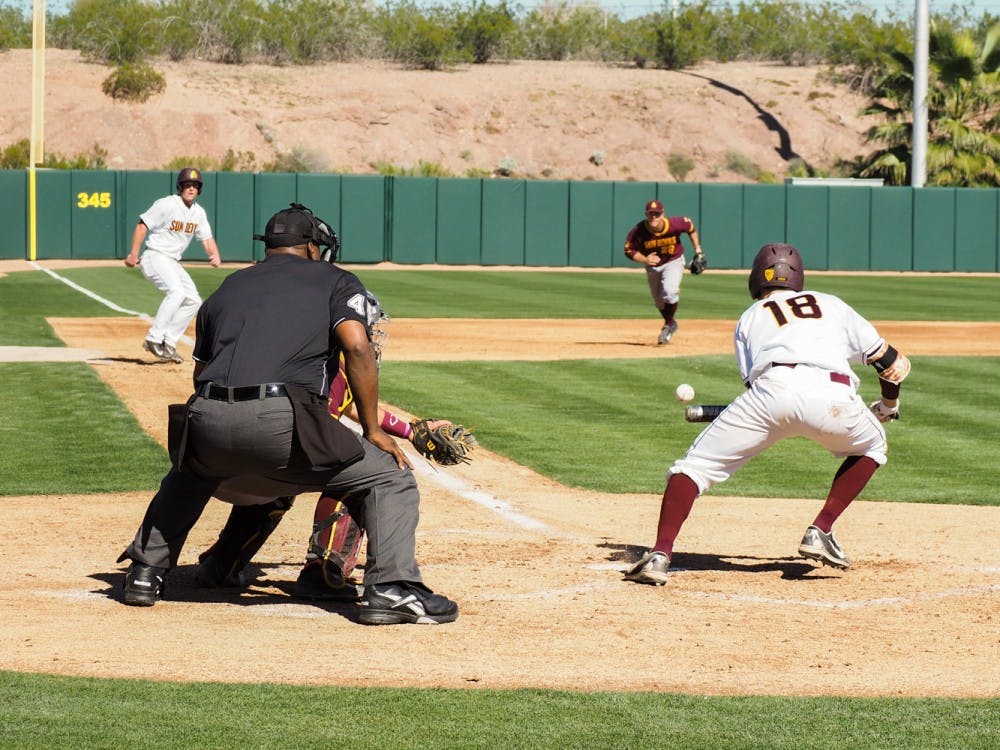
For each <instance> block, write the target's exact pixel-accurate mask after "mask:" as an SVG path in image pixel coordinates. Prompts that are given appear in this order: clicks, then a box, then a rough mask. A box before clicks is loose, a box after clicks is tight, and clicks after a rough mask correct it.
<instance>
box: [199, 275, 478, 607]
mask: <svg viewBox="0 0 1000 750" xmlns="http://www.w3.org/2000/svg"><path fill="white" fill-rule="evenodd" d="M366 294H367V318H368V323H369V333H370V341H371V344H372V349H373V350H374V351H375V358H376V362H378V363H379V365H381V359H382V348H383V346H384V343H385V340H386V338H387V336H388V333H387V331H386V330H385V329H386V326H387V325H388V323H389V320H390V318H389V316H388V315H387V314H386V313H384V312H383V310H382V306H381V304H380V302H379V300H378V298H377V297H376V296H375V295H374V294H372V293H371V292H366ZM353 401H354V399H353V395H352V394H351V389H350V386H349V385H348V382H347V376H346V373H345V372H344V363H343V359H341V362H340V369H339V370H338V373H337V376H336V377H335V378H334V379H333V381H332V382H331V384H330V390H329V411H330V415H331V416H332V417H333V418H334V419H340V418H341V417H343V416H344V415H347V416H348V417H355V414H354V406H353ZM379 421H380V422H381V426H382V429H383V430H385V431H386V432H387V433H389V434H390V435H394V436H396V437H400V438H404V439H406V440H409V441H410V442H411V443H412V444H413V447H414V448H415V449H416V450H417V451H418V452H419V453H420V454H421V455H423V456H424V457H426V458H428V459H431V460H433V461H435V462H437V463H439V464H441V465H443V466H453V465H455V464H458V463H469V462H470V460H471V459H470V458H469V453H470V452H471V451H472V450H473V449H474V448H475V447H476V446H477V445H478V443H477V441H476V438H475V436H474V435H473V434H472V433H471V432H470V431H469V430H468V429H466V428H465V427H463V426H461V425H456V424H453V423H452V422H450V421H448V420H428V419H415V420H413V421H412V422H408V421H406V420H405V419H402V418H401V417H398V416H396V415H395V414H393V413H391V412H389V411H386V410H384V409H379ZM216 497H217V498H218V499H220V500H223V501H224V502H229V503H232V504H233V509H232V511H231V512H230V514H229V519H228V520H227V522H226V525H225V527H224V528H223V529H222V531H221V532H220V534H219V538H218V540H217V541H216V542H215V543H214V544H213V545H212V546H211V547H209V548H208V549H207V550H205V551H204V552H203V553H202V554H201V555H200V556H199V565H198V570H197V573H196V578H197V580H198V583H199V584H200V585H202V586H205V587H209V588H216V587H222V586H239V587H242V586H244V585H245V579H244V576H243V569H244V568H245V567H246V565H247V564H248V563H249V562H250V560H251V559H252V558H253V556H254V555H255V554H256V553H257V551H258V550H259V549H260V548H261V547H262V546H263V544H264V542H265V541H267V539H268V537H269V536H270V535H271V534H272V533H273V532H274V530H275V528H277V526H278V523H280V521H281V519H282V517H283V516H284V515H285V513H287V512H288V510H289V509H290V508H291V507H292V504H293V503H294V501H295V498H294V497H279V498H275V499H270V498H262V497H256V496H253V495H249V494H245V493H243V492H241V491H240V489H239V488H238V487H233V486H227V484H226V483H224V484H223V485H221V486H220V487H219V488H218V490H217V491H216ZM363 500H364V498H363V497H362V496H352V495H347V496H345V497H339V498H338V497H332V496H329V495H322V496H321V497H320V498H319V500H318V501H317V502H316V509H315V511H314V513H313V533H312V536H311V537H310V543H309V550H308V552H307V554H306V563H305V565H304V566H303V568H302V570H301V571H300V572H299V577H298V580H297V581H296V584H295V588H294V589H293V593H294V594H295V595H296V596H301V597H304V598H310V599H332V600H341V601H355V600H357V599H358V598H359V596H360V593H361V592H360V587H359V586H358V584H357V583H355V582H354V581H353V580H352V579H351V575H352V573H353V572H354V569H355V566H356V564H357V559H358V555H359V553H360V551H361V545H362V543H363V542H364V538H365V520H364V514H363V508H364V503H363Z"/></svg>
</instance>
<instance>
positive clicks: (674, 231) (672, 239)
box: [625, 216, 694, 263]
mask: <svg viewBox="0 0 1000 750" xmlns="http://www.w3.org/2000/svg"><path fill="white" fill-rule="evenodd" d="M663 223H664V226H663V231H661V232H654V231H653V230H651V229H650V228H649V226H648V225H647V224H646V222H645V221H640V222H639V223H638V224H636V225H635V226H634V227H632V231H630V232H629V233H628V237H626V238H625V254H626V255H628V254H629V253H630V252H632V251H639V252H641V253H642V254H643V255H649V254H650V253H654V252H655V253H657V254H659V256H660V257H661V258H662V259H663V262H664V263H666V262H668V261H671V260H674V259H675V258H677V257H679V256H681V255H683V254H684V246H683V245H682V244H681V239H680V236H681V235H682V234H685V233H689V232H692V231H693V230H694V223H693V222H692V221H691V219H689V218H688V217H687V216H664V217H663Z"/></svg>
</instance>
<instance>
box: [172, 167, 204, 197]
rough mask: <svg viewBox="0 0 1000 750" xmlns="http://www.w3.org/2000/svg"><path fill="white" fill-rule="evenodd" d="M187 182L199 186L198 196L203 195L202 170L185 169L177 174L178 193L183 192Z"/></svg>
mask: <svg viewBox="0 0 1000 750" xmlns="http://www.w3.org/2000/svg"><path fill="white" fill-rule="evenodd" d="M185 182H193V183H194V184H195V185H197V186H198V195H201V185H202V183H201V170H200V169H195V168H194V167H184V169H182V170H181V171H180V172H178V173H177V192H178V193H179V192H181V190H182V189H183V188H181V185H183V184H184V183H185Z"/></svg>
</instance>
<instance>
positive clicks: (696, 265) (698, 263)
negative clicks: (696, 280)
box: [688, 253, 708, 276]
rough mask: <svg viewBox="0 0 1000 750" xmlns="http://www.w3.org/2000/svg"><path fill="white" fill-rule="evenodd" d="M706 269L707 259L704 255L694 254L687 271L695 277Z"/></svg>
mask: <svg viewBox="0 0 1000 750" xmlns="http://www.w3.org/2000/svg"><path fill="white" fill-rule="evenodd" d="M706 268H708V259H707V258H706V257H705V253H695V254H694V258H692V259H691V265H690V266H688V270H690V271H691V273H693V274H694V275H695V276H697V275H698V274H700V273H702V272H704V270H705V269H706Z"/></svg>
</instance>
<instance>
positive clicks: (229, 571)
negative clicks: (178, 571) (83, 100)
mask: <svg viewBox="0 0 1000 750" xmlns="http://www.w3.org/2000/svg"><path fill="white" fill-rule="evenodd" d="M294 502H295V498H294V497H279V498H277V499H275V500H272V501H271V502H269V503H265V504H264V505H234V506H233V509H232V511H230V513H229V518H228V520H227V521H226V525H225V526H224V527H223V529H222V531H221V532H220V533H219V538H218V539H217V540H216V541H215V544H213V545H212V546H211V547H209V548H208V549H207V550H205V551H204V552H202V553H201V554H200V555H199V556H198V561H199V562H200V563H201V564H200V565H199V566H198V572H197V578H198V582H199V583H200V584H201V585H202V586H206V587H213V588H214V587H218V586H243V585H244V582H243V580H242V575H241V573H242V571H243V568H245V567H246V566H247V564H248V563H249V562H250V560H251V559H253V556H254V555H256V554H257V551H258V550H259V549H260V548H261V547H262V546H263V545H264V542H266V541H267V539H268V537H270V536H271V534H272V533H273V532H274V530H275V529H276V528H277V527H278V524H279V523H280V522H281V518H282V517H283V516H284V515H285V513H287V512H288V509H289V508H291V507H292V504H293V503H294Z"/></svg>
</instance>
